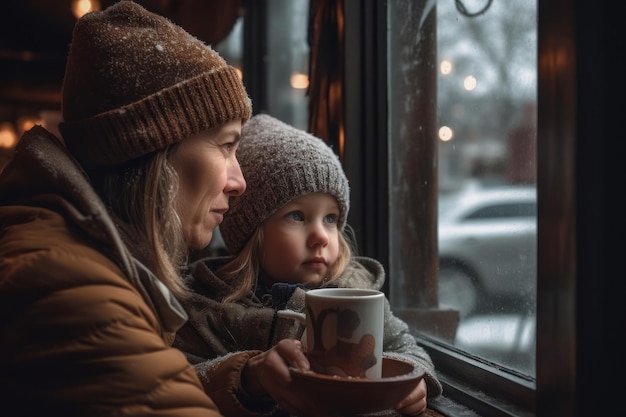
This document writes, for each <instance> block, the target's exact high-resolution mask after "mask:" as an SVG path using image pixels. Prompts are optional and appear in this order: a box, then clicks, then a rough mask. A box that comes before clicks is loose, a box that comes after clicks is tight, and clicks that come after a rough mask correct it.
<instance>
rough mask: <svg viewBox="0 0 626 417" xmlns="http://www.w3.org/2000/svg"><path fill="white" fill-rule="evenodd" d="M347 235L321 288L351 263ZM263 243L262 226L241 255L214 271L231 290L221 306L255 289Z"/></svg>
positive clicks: (341, 234)
mask: <svg viewBox="0 0 626 417" xmlns="http://www.w3.org/2000/svg"><path fill="white" fill-rule="evenodd" d="M348 231H351V229H350V227H349V226H348V225H346V232H339V256H338V257H337V261H336V262H335V263H334V264H333V265H331V266H330V269H329V271H328V276H327V277H325V278H324V283H323V285H329V284H331V283H332V282H333V281H335V280H336V279H337V278H339V277H340V276H341V274H342V273H343V272H344V271H345V269H346V267H347V266H348V264H349V263H350V259H351V257H352V253H353V251H354V250H355V247H354V244H353V242H352V240H351V238H350V236H351V235H350V234H348V233H347V232H348ZM263 240H264V238H263V225H261V226H260V227H257V229H256V230H255V231H254V233H253V234H252V236H251V237H250V239H248V241H247V242H246V244H245V245H244V247H243V248H242V249H241V251H240V252H239V253H238V254H237V255H236V256H235V257H234V258H233V259H232V260H230V261H229V262H228V263H226V264H224V265H223V266H222V267H220V268H219V269H218V270H217V271H216V274H217V275H218V276H219V277H220V278H221V279H222V280H223V281H224V282H226V283H229V284H230V285H231V286H232V288H233V291H232V292H231V293H230V294H228V295H226V296H225V297H224V298H223V299H222V300H221V301H222V302H223V303H228V302H233V301H238V300H240V299H242V298H244V297H245V296H247V295H248V294H249V293H250V291H253V290H254V289H255V287H256V284H257V281H258V277H259V273H260V272H261V266H260V265H261V260H262V259H263V258H262V257H263V253H264V252H263Z"/></svg>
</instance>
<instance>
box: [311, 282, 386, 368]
mask: <svg viewBox="0 0 626 417" xmlns="http://www.w3.org/2000/svg"><path fill="white" fill-rule="evenodd" d="M384 299H385V295H384V293H383V292H381V291H376V290H367V289H357V288H320V289H315V290H310V291H307V293H306V296H305V304H306V351H307V356H308V358H309V362H311V369H312V370H313V371H315V372H317V373H323V374H329V375H339V376H349V377H356V378H381V376H382V355H383V328H384V305H385V304H384Z"/></svg>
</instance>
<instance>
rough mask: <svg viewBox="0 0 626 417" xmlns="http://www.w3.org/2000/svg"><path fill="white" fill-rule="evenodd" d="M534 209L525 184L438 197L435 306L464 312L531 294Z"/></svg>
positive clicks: (534, 259)
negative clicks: (437, 260) (436, 300)
mask: <svg viewBox="0 0 626 417" xmlns="http://www.w3.org/2000/svg"><path fill="white" fill-rule="evenodd" d="M536 214H537V200H536V190H535V188H534V187H531V186H490V187H479V186H474V187H469V188H467V189H463V190H461V191H459V192H455V193H453V194H448V195H443V196H441V197H440V200H439V227H438V233H439V302H440V305H442V306H447V307H451V308H454V309H456V310H458V311H459V312H460V315H461V317H466V316H468V315H470V314H472V313H474V312H476V311H477V309H479V307H481V306H483V307H484V306H490V307H492V306H494V303H495V302H498V301H499V302H501V304H503V303H506V301H508V300H523V299H524V298H526V299H529V297H534V296H535V289H536V275H537V273H536V269H537V254H536V251H537V236H536V233H537V232H536V231H537V217H536ZM530 300H532V301H533V303H532V305H534V298H530ZM483 310H484V309H483ZM483 312H486V313H489V312H492V311H483Z"/></svg>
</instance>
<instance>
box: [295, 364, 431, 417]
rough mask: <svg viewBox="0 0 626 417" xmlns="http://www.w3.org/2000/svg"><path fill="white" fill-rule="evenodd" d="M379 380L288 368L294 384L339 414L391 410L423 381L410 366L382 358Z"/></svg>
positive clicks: (422, 375)
mask: <svg viewBox="0 0 626 417" xmlns="http://www.w3.org/2000/svg"><path fill="white" fill-rule="evenodd" d="M382 368H383V370H382V378H378V379H367V378H351V377H342V376H335V375H325V374H318V373H316V372H313V371H302V370H300V369H296V368H290V369H289V371H290V372H291V376H292V378H293V379H294V381H297V382H298V383H299V384H302V386H303V387H304V388H306V390H307V392H310V393H311V396H313V398H319V399H320V401H324V403H326V404H327V405H328V406H329V407H331V408H332V410H333V411H337V412H339V413H341V414H349V415H352V414H368V413H374V412H379V411H384V410H393V409H394V407H395V405H396V404H398V402H399V401H400V400H402V399H403V398H404V397H406V396H407V394H408V393H410V392H411V391H412V390H413V389H414V388H415V387H416V386H417V384H418V383H419V382H420V380H421V379H422V378H423V377H424V373H423V372H416V371H415V366H414V365H413V364H412V363H409V362H405V361H402V360H399V359H396V358H390V357H383V365H382Z"/></svg>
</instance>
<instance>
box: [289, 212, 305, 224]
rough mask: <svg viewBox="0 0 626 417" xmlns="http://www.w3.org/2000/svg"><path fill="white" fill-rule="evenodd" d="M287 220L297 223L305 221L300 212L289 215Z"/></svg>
mask: <svg viewBox="0 0 626 417" xmlns="http://www.w3.org/2000/svg"><path fill="white" fill-rule="evenodd" d="M287 218H288V219H290V220H293V221H296V222H301V221H302V220H304V216H303V215H302V212H300V211H292V212H289V213H287Z"/></svg>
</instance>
